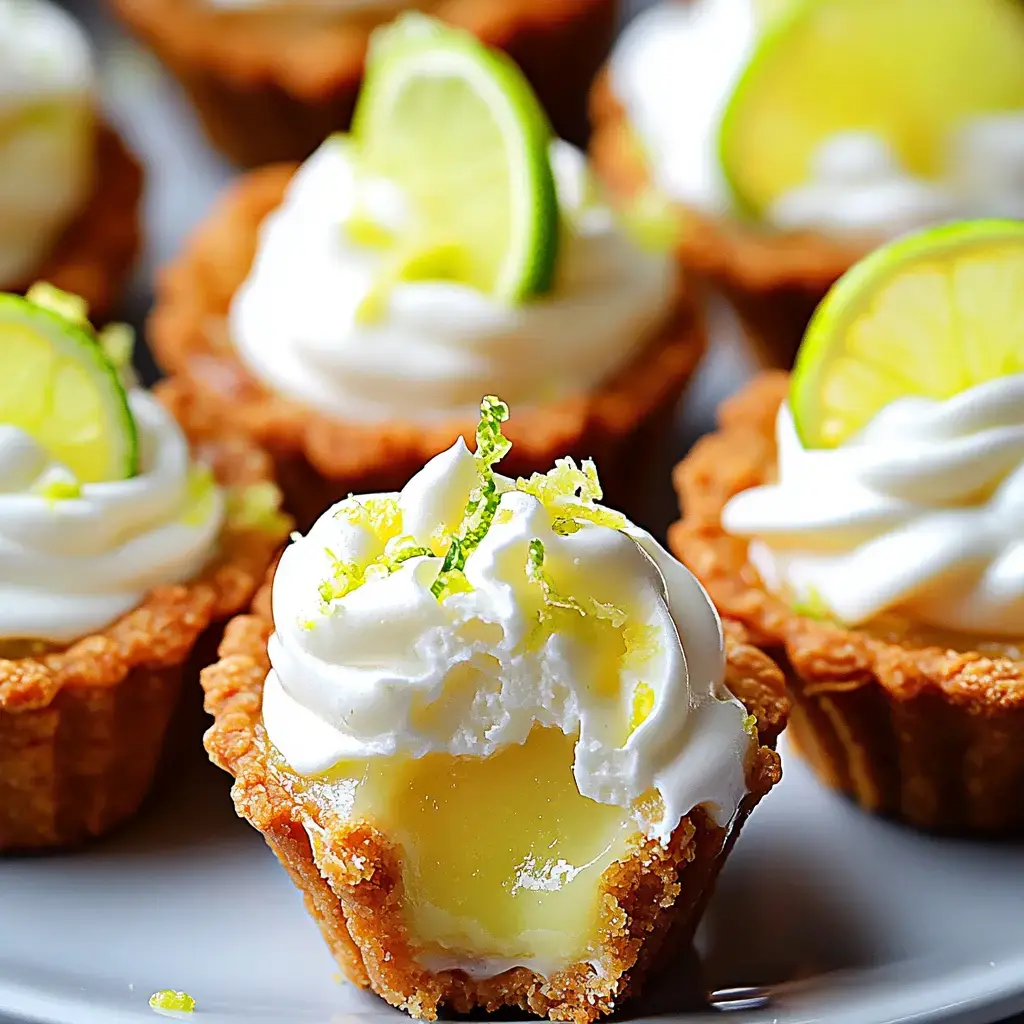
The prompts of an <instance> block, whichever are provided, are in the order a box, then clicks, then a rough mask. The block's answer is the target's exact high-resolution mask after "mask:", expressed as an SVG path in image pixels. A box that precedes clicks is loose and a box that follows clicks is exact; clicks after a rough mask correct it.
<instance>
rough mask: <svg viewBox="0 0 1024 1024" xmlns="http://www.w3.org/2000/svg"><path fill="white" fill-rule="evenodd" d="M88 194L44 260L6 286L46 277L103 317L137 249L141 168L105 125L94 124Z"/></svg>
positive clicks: (18, 289) (20, 289)
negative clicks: (26, 275)
mask: <svg viewBox="0 0 1024 1024" xmlns="http://www.w3.org/2000/svg"><path fill="white" fill-rule="evenodd" d="M95 160H96V168H95V172H94V175H93V178H94V185H93V189H92V193H91V194H90V196H89V197H88V199H86V201H85V204H84V205H83V206H82V209H81V211H80V212H79V213H78V215H77V216H76V217H75V218H74V220H72V221H71V223H70V224H68V226H67V227H66V228H65V229H64V231H63V232H62V233H61V235H60V237H59V238H58V239H57V241H56V243H55V244H54V247H53V249H52V250H51V252H50V254H49V255H48V256H47V257H46V259H45V261H44V262H43V265H42V266H41V267H39V268H38V269H37V270H36V271H35V272H34V273H33V274H32V275H31V276H30V277H29V278H28V279H27V280H25V281H17V282H12V283H11V284H10V285H7V284H5V285H4V287H5V289H6V290H9V291H16V292H24V291H27V290H28V288H29V287H30V286H31V285H32V284H34V283H35V282H36V281H48V282H49V283H50V284H53V285H56V286H57V287H58V288H61V289H63V290H64V291H66V292H71V293H72V294H74V295H80V296H81V297H82V298H83V299H85V301H86V302H88V304H89V316H90V318H91V319H92V320H93V321H95V322H98V323H102V322H103V321H104V320H106V319H107V318H108V317H109V315H110V313H111V310H112V309H113V306H114V304H115V303H116V302H117V299H118V297H119V296H120V294H121V289H122V288H123V287H124V283H125V280H126V279H127V277H128V274H129V272H130V271H131V268H132V265H133V264H134V262H135V258H136V256H137V255H138V251H139V204H140V201H141V199H142V168H141V167H140V166H139V164H138V162H137V161H136V160H135V158H134V157H133V156H132V155H131V153H129V151H128V149H127V147H126V146H125V144H124V142H123V141H122V140H121V137H120V136H119V135H118V134H117V132H115V131H114V129H113V128H111V127H110V126H109V125H107V124H104V123H102V122H101V123H100V124H98V125H97V137H96V157H95Z"/></svg>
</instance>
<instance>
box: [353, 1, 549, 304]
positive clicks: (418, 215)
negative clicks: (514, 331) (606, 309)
mask: <svg viewBox="0 0 1024 1024" xmlns="http://www.w3.org/2000/svg"><path fill="white" fill-rule="evenodd" d="M353 135H354V137H355V139H356V142H357V144H358V146H359V159H360V168H361V170H363V171H364V172H368V173H370V174H372V175H379V176H380V177H384V178H387V179H390V180H391V181H392V182H394V183H396V184H397V185H398V186H399V187H400V188H401V189H402V191H403V192H404V194H405V196H406V198H407V199H408V200H409V205H410V208H411V211H412V212H411V216H412V223H411V224H410V226H409V232H408V238H406V239H403V243H404V244H407V245H409V246H411V247H413V248H414V249H416V250H417V251H420V250H422V251H439V250H441V249H444V250H446V251H449V252H450V251H451V250H452V249H458V250H460V251H461V252H462V253H464V257H463V259H462V260H460V261H458V262H459V264H460V266H462V267H464V271H463V272H462V276H461V280H462V283H464V284H468V285H471V286H472V287H474V288H477V289H479V290H480V291H482V292H485V293H487V294H490V295H493V296H495V297H496V298H499V299H501V300H503V301H506V302H510V303H515V302H520V301H522V300H524V299H527V298H529V297H531V296H535V295H539V294H541V293H543V292H545V291H547V290H548V289H549V288H550V287H551V282H552V278H553V275H554V270H555V261H556V258H557V253H558V236H559V221H558V201H557V196H556V192H555V181H554V176H553V173H552V170H551V161H550V157H549V146H550V143H551V131H550V128H549V126H548V123H547V120H546V118H545V116H544V112H543V110H542V109H541V107H540V104H539V103H538V102H537V99H536V97H535V96H534V94H533V92H532V90H531V88H530V86H529V84H528V83H527V81H526V79H525V78H524V77H523V75H522V73H521V72H520V71H519V69H518V68H517V67H516V66H515V65H514V64H513V63H512V62H511V61H510V60H509V59H508V58H507V57H505V56H504V54H501V53H498V52H495V51H491V50H488V49H487V47H485V46H484V45H482V44H481V43H479V42H478V41H477V40H476V39H475V38H473V37H472V36H470V35H468V34H467V33H464V32H461V31H458V30H455V29H450V28H446V27H443V26H442V25H441V24H440V23H438V22H434V21H432V20H430V19H427V18H424V17H423V16H416V15H413V16H407V17H405V18H401V19H399V20H398V21H397V22H395V24H394V25H393V26H391V27H389V28H385V29H381V30H378V32H377V33H376V34H375V36H374V40H373V45H372V48H371V52H370V58H369V61H368V64H367V73H366V79H365V81H364V84H363V89H362V93H361V94H360V98H359V104H358V107H357V109H356V113H355V117H354V120H353Z"/></svg>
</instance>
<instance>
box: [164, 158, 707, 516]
mask: <svg viewBox="0 0 1024 1024" xmlns="http://www.w3.org/2000/svg"><path fill="white" fill-rule="evenodd" d="M295 168H296V165H294V164H287V165H275V166H272V167H267V168H263V169H262V170H259V171H252V172H250V173H249V174H247V175H246V176H245V177H243V178H242V179H241V180H240V181H239V182H238V183H237V184H236V185H235V186H234V187H233V188H232V189H231V190H230V191H229V192H228V193H227V194H226V195H225V197H224V198H223V200H222V201H221V203H220V204H219V206H218V207H217V208H216V209H215V210H214V211H213V213H212V214H211V215H210V216H209V218H208V219H207V220H206V221H205V223H204V224H203V225H202V226H201V227H200V229H199V231H198V232H197V233H196V235H195V236H194V237H193V239H192V241H191V243H190V244H189V245H188V246H187V247H186V249H185V250H184V252H183V253H182V254H181V256H179V258H178V259H177V260H176V261H175V262H174V263H173V264H171V265H170V266H169V267H167V268H166V269H165V270H164V271H163V272H162V274H161V277H160V280H159V283H158V286H157V296H156V305H155V308H154V311H153V314H152V316H151V317H150V321H149V328H148V336H149V340H150V344H151V346H152V349H153V352H154V354H155V356H156V359H157V362H158V363H159V364H160V365H161V366H162V367H163V369H164V370H165V371H167V372H168V373H170V374H173V375H174V386H173V389H172V391H171V392H169V395H168V400H169V401H170V404H171V406H172V408H173V409H174V411H175V414H176V415H177V417H178V419H179V420H180V421H181V422H182V423H184V424H185V426H186V428H187V429H188V430H189V432H190V433H193V434H196V435H213V436H216V435H217V434H218V433H220V432H221V431H224V430H240V431H241V432H243V433H244V434H245V435H247V436H248V437H250V438H252V440H253V441H254V442H255V443H257V444H258V445H260V446H262V447H265V448H267V450H269V451H270V452H271V453H272V454H273V456H274V458H275V461H276V468H277V477H278V482H279V483H280V485H281V487H282V489H283V490H284V493H285V496H286V499H287V502H288V507H289V511H291V512H292V513H293V514H294V515H295V517H296V520H297V521H298V524H299V526H300V528H305V527H306V526H309V525H310V524H312V523H313V522H314V521H315V520H316V519H317V517H319V515H320V514H321V513H322V512H323V510H324V509H325V508H327V507H328V506H329V505H331V504H332V503H333V502H335V501H338V500H339V499H341V498H343V497H345V496H346V495H348V494H350V493H367V492H379V491H389V490H398V489H399V488H400V487H401V486H402V485H403V484H404V483H405V482H406V481H407V480H408V479H409V477H410V476H412V474H413V473H415V472H416V470H418V469H419V468H420V467H421V466H422V465H423V464H424V463H425V462H427V461H428V460H429V459H431V458H432V457H433V456H434V455H436V454H437V453H438V452H440V451H443V450H444V449H445V448H447V447H448V446H449V445H451V444H452V442H453V441H454V440H455V439H456V438H457V437H458V436H459V435H460V434H463V435H465V436H466V437H472V436H473V432H474V430H475V428H476V420H475V417H473V418H470V417H468V416H466V417H460V418H457V419H449V420H442V421H438V422H431V423H427V424H423V423H415V422H403V421H390V422H385V423H372V424H361V423H354V422H346V421H343V420H338V419H333V418H331V417H329V416H326V415H324V414H323V413H320V412H318V411H316V410H313V409H311V408H309V407H308V406H305V405H303V404H301V403H300V402H296V401H294V400H292V399H289V398H285V397H282V396H279V395H275V394H274V393H272V392H271V391H270V390H269V389H268V388H266V387H265V386H264V385H263V384H262V383H260V382H259V381H257V380H256V379H255V378H254V377H253V376H252V375H251V374H250V373H249V372H248V370H247V369H246V368H245V366H244V365H243V363H242V362H241V360H240V359H239V357H238V355H237V353H236V352H235V350H234V348H233V347H232V345H231V343H230V340H229V338H228V336H227V314H228V310H229V307H230V303H231V299H232V297H233V295H234V293H235V291H236V290H237V289H238V287H239V286H240V285H241V284H242V282H243V281H244V279H245V277H246V276H247V275H248V272H249V268H250V266H251V264H252V260H253V257H254V255H255V252H256V246H257V242H258V232H259V227H260V224H261V223H262V221H263V218H264V217H265V216H266V215H267V214H268V213H269V212H270V211H271V210H273V209H275V208H276V207H277V206H278V205H279V204H280V202H281V198H282V195H283V193H284V190H285V188H286V186H287V184H288V182H289V181H290V180H291V177H292V175H293V174H294V172H295ZM704 347H705V334H704V322H703V314H702V312H701V310H700V308H699V305H698V303H697V301H696V296H695V294H694V293H693V291H692V290H691V289H690V288H689V287H688V285H687V284H685V283H684V282H682V281H681V283H680V293H679V302H678V305H677V309H676V312H675V313H674V315H673V316H672V318H671V320H670V322H669V323H668V324H666V326H665V327H664V328H663V329H662V330H661V332H660V333H659V334H658V336H657V337H655V338H654V339H653V340H652V341H651V343H650V344H649V345H648V346H647V347H646V348H645V349H644V350H643V352H641V353H640V355H639V356H638V357H637V358H635V359H634V360H633V362H632V363H630V364H629V365H628V366H626V367H625V368H623V369H621V370H619V371H618V372H617V373H616V374H614V375H613V376H612V377H611V378H610V379H609V380H608V381H606V382H605V383H604V384H602V385H601V386H600V387H599V388H598V389H597V390H596V391H593V392H590V393H588V394H583V395H577V396H572V397H568V398H565V399H561V400H559V401H557V402H554V403H550V404H547V405H543V406H535V407H532V408H525V409H524V408H517V409H515V410H514V411H513V416H512V418H511V419H510V420H509V422H508V424H507V429H506V431H505V433H506V435H507V436H508V438H509V439H510V440H511V441H512V442H513V447H512V451H511V452H509V454H508V455H507V456H506V458H505V459H504V460H503V462H502V472H504V473H508V474H510V475H516V474H529V473H531V472H533V471H535V470H546V469H548V468H550V466H551V464H552V463H553V461H554V459H555V458H557V457H559V456H561V455H565V454H569V455H573V456H575V457H577V458H586V457H591V458H594V459H595V460H596V461H597V463H598V465H599V466H600V467H601V474H602V481H603V483H604V484H605V487H606V490H607V493H608V495H609V497H610V500H611V503H612V504H618V505H620V506H622V507H624V508H625V509H626V510H627V511H629V508H630V503H631V499H633V498H635V493H634V492H635V486H634V485H635V482H636V481H637V480H638V479H640V478H642V475H643V473H644V472H645V470H646V468H647V467H646V464H645V458H649V457H651V456H653V455H654V453H656V452H657V450H658V447H659V446H658V444H657V439H658V437H659V436H662V437H663V436H664V433H663V432H664V431H665V430H666V429H667V425H668V423H669V422H670V419H671V416H672V412H673V409H674V407H675V405H676V402H677V401H678V399H679V395H680V394H681V392H682V390H683V388H684V387H685V385H686V382H687V381H688V380H689V378H690V376H691V374H692V372H693V369H694V367H695V366H696V364H697V362H698V361H699V359H700V357H701V355H703V352H704Z"/></svg>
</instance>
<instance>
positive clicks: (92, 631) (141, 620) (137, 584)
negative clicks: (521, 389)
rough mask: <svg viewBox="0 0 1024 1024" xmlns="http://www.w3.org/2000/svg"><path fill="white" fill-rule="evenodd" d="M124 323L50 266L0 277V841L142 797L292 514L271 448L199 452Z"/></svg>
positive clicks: (86, 821) (68, 828)
mask: <svg viewBox="0 0 1024 1024" xmlns="http://www.w3.org/2000/svg"><path fill="white" fill-rule="evenodd" d="M126 332H127V328H123V327H110V328H106V329H105V330H104V331H103V332H101V333H100V334H99V335H97V334H96V333H95V332H94V331H93V329H92V327H91V326H90V324H89V322H88V320H87V319H86V315H85V305H84V303H83V302H82V301H81V300H79V299H78V298H77V297H74V296H71V295H68V294H67V293H64V292H60V291H58V290H57V289H54V288H52V287H50V286H44V285H39V286H35V287H33V288H32V289H30V291H29V297H28V298H27V299H26V298H22V297H20V296H16V295H2V296H0V380H2V381H3V382H4V383H3V386H0V851H5V850H29V849H42V848H52V847H61V846H71V845H75V844H78V843H80V842H82V841H84V840H86V839H89V838H91V837H94V836H97V835H100V834H101V833H103V832H106V831H107V830H108V829H110V828H112V827H113V826H114V825H116V824H118V823H119V822H121V821H123V820H124V819H125V818H126V817H128V816H130V815H131V814H133V813H134V812H135V811H136V809H137V808H138V806H139V804H140V803H141V801H142V800H143V798H144V797H145V796H146V793H147V792H148V790H149V787H150V783H151V782H152V779H153V775H154V772H155V770H156V767H157V764H158V762H159V761H160V756H161V752H162V750H163V747H164V742H165V739H166V734H167V730H168V723H169V722H170V721H171V717H172V712H173V711H174V708H175V704H176V702H177V699H178V695H179V691H180V689H181V685H182V681H183V679H184V678H185V677H187V676H188V675H189V674H190V672H191V674H192V676H193V681H194V682H197V680H196V678H195V677H196V675H197V670H196V666H195V665H194V664H192V663H191V660H190V659H191V657H192V655H193V652H194V650H195V649H196V646H197V644H199V643H200V642H201V641H202V640H203V639H204V635H205V634H207V631H208V630H209V628H210V627H211V626H212V625H214V624H216V623H223V621H224V620H225V619H226V618H227V617H228V616H230V615H232V614H234V613H236V612H238V611H240V610H241V609H242V608H244V607H246V606H247V605H248V604H249V602H250V600H251V599H252V595H253V592H254V591H255V589H256V586H257V584H258V583H259V582H260V580H261V579H262V577H263V575H264V574H265V572H266V570H267V566H268V565H269V563H270V559H271V557H272V555H273V553H274V552H275V550H276V549H277V547H279V546H280V544H281V542H282V541H283V539H284V537H285V536H286V535H287V531H288V528H289V525H290V524H289V521H288V520H287V519H286V517H284V516H283V515H282V514H281V513H280V511H279V509H278V503H279V500H280V492H278V491H277V489H276V487H275V486H274V484H273V480H272V475H271V465H270V462H269V460H268V458H267V457H266V456H265V455H263V454H262V453H260V452H258V451H257V450H256V449H254V448H253V447H252V446H251V445H249V444H248V443H246V442H244V441H239V440H231V439H229V438H226V437H225V438H222V439H220V440H219V441H218V442H217V444H216V445H204V446H203V447H202V448H197V449H196V450H194V451H192V452H190V450H189V443H188V441H187V440H186V438H185V435H184V433H183V432H182V430H181V428H180V427H179V426H178V424H177V423H176V422H175V421H174V419H173V417H172V416H171V414H170V412H169V411H168V410H167V409H166V408H165V407H164V406H163V405H162V404H161V403H160V401H159V400H158V399H157V398H156V397H154V396H153V395H151V394H149V393H147V392H145V391H142V390H140V389H138V388H137V387H134V386H133V384H132V379H131V371H130V358H131V345H130V333H126ZM12 385H13V386H12Z"/></svg>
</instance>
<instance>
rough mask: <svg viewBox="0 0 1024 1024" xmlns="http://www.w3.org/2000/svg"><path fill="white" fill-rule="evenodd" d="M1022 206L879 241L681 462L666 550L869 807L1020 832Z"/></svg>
mask: <svg viewBox="0 0 1024 1024" xmlns="http://www.w3.org/2000/svg"><path fill="white" fill-rule="evenodd" d="M1022 303H1024V223H1022V222H1019V221H978V222H968V223H964V224H956V225H948V226H945V227H941V228H933V229H930V230H929V231H926V232H924V233H922V234H917V235H911V236H909V237H907V238H906V239H902V240H899V241H897V242H894V243H890V245H889V246H887V247H885V248H882V249H880V250H878V251H876V252H875V253H874V254H873V255H872V256H869V257H868V258H867V259H865V260H864V261H863V262H862V263H860V264H858V265H857V266H855V267H854V268H853V269H852V270H851V271H849V273H848V274H847V275H846V276H845V277H843V278H842V279H841V280H840V282H839V283H838V284H837V285H836V286H835V288H834V289H833V290H832V291H831V292H830V293H829V295H828V297H827V298H826V299H825V301H824V302H823V303H822V304H821V306H820V307H819V309H818V311H817V313H816V314H815V316H814V319H813V320H812V321H811V325H810V327H809V328H808V331H807V336H806V337H805V339H804V342H803V345H802V347H801V350H800V353H799V355H798V357H797V363H796V369H795V371H794V373H793V376H792V378H789V377H787V376H786V375H785V374H782V373H778V372H772V373H768V374H766V375H764V376H762V377H761V378H760V379H758V380H756V381H755V382H754V383H753V384H751V385H750V386H749V387H748V388H747V389H746V390H745V391H743V392H742V393H740V394H739V395H737V396H736V397H735V398H733V399H731V400H730V401H729V402H727V403H726V404H725V405H724V406H723V408H722V411H721V416H720V424H721V425H720V429H719V432H718V433H717V434H713V435H711V436H709V437H708V438H706V439H704V440H703V441H701V442H700V443H699V444H698V445H697V446H696V448H695V449H694V450H693V452H692V453H691V454H690V456H689V457H688V458H687V459H686V460H685V461H684V462H683V463H682V464H681V465H680V466H679V468H678V470H677V475H676V484H677V489H678V491H679V494H680V498H681V501H682V506H683V513H684V514H683V519H682V521H681V522H680V523H677V524H676V525H675V527H674V528H673V531H672V532H671V533H670V541H671V544H672V547H673V550H674V551H675V552H676V553H677V554H678V555H679V556H680V558H682V559H683V560H684V561H685V563H686V564H687V565H688V566H689V567H690V568H691V569H692V570H693V571H694V572H695V573H696V574H697V576H698V577H699V578H700V580H701V581H702V582H703V584H704V585H705V586H706V587H707V588H708V592H709V593H710V594H711V597H712V598H713V599H714V601H715V603H716V604H717V606H718V608H719V611H720V612H721V613H722V614H723V615H724V616H725V617H727V618H731V619H735V620H738V621H739V622H740V623H742V624H743V626H744V627H745V628H746V629H747V630H748V631H749V634H750V636H751V637H752V641H753V642H755V643H757V644H759V646H761V647H762V648H763V649H764V650H765V651H767V652H768V653H769V654H773V655H776V656H777V657H778V660H779V662H780V664H783V665H784V666H788V668H789V670H790V671H789V672H788V681H789V684H790V693H791V698H792V700H793V705H794V707H793V725H792V733H791V735H792V737H793V742H794V744H795V746H796V747H797V748H798V749H799V750H800V752H801V753H802V754H803V756H804V757H805V758H806V759H807V761H808V762H809V763H810V765H811V766H812V767H813V768H814V770H815V771H816V772H817V774H818V775H819V776H820V778H821V779H822V780H823V781H825V782H826V783H827V784H828V785H830V786H833V787H835V788H837V789H839V790H842V791H844V792H846V793H848V794H849V795H850V796H852V797H853V798H854V799H855V800H856V801H857V802H858V803H860V804H861V805H862V806H863V807H865V808H867V809H868V810H872V811H877V812H879V813H883V814H886V815H890V816H894V817H897V818H901V819H903V820H905V821H907V822H909V823H911V824H913V825H917V826H920V827H922V828H927V829H932V830H936V831H957V832H971V833H988V834H1000V833H1019V832H1021V831H1022V830H1024V747H1022V744H1021V737H1022V735H1024V557H1022V556H1024V336H1022V334H1021V322H1022V319H1021V317H1022V313H1024V305H1022Z"/></svg>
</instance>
